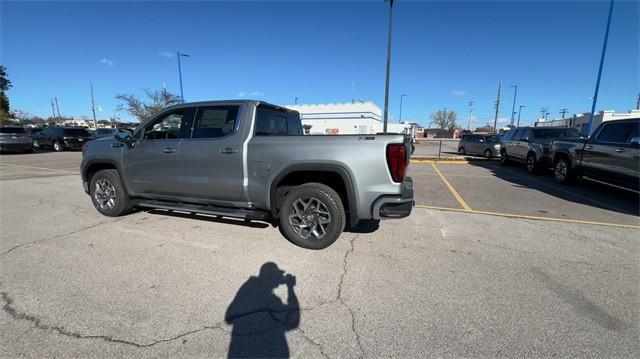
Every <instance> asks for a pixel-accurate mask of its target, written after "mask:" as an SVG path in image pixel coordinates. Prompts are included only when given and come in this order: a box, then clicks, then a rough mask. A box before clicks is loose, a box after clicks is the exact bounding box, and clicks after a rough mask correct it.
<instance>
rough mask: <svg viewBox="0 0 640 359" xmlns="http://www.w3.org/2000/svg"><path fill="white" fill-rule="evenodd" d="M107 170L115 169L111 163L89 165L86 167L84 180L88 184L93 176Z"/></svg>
mask: <svg viewBox="0 0 640 359" xmlns="http://www.w3.org/2000/svg"><path fill="white" fill-rule="evenodd" d="M108 169H113V170H115V169H117V168H116V166H114V165H113V164H111V163H93V164H91V165H89V167H87V170H86V171H85V178H86V179H87V182H88V183H89V184H90V183H91V178H92V177H93V175H95V174H96V173H98V171H102V170H108Z"/></svg>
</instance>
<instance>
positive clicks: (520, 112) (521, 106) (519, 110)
mask: <svg viewBox="0 0 640 359" xmlns="http://www.w3.org/2000/svg"><path fill="white" fill-rule="evenodd" d="M523 107H527V106H526V105H520V107H519V108H518V124H517V125H516V127H520V115H521V114H522V108H523Z"/></svg>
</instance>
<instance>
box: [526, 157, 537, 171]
mask: <svg viewBox="0 0 640 359" xmlns="http://www.w3.org/2000/svg"><path fill="white" fill-rule="evenodd" d="M535 168H536V158H535V156H533V155H529V156H528V157H527V169H528V170H529V172H532V171H533V170H534V169H535Z"/></svg>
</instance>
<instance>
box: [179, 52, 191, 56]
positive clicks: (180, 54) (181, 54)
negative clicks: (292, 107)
mask: <svg viewBox="0 0 640 359" xmlns="http://www.w3.org/2000/svg"><path fill="white" fill-rule="evenodd" d="M178 56H182V57H191V55H189V54H183V53H181V52H178Z"/></svg>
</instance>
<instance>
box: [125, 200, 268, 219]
mask: <svg viewBox="0 0 640 359" xmlns="http://www.w3.org/2000/svg"><path fill="white" fill-rule="evenodd" d="M136 205H137V206H140V207H147V208H156V209H167V210H171V211H180V212H193V213H203V214H212V215H216V216H223V217H232V218H242V219H247V220H257V221H268V220H269V218H270V216H269V213H268V212H266V211H259V210H255V209H254V210H252V209H244V208H228V207H218V206H208V205H202V204H188V203H181V202H169V201H158V200H141V201H139V202H137V203H136Z"/></svg>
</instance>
